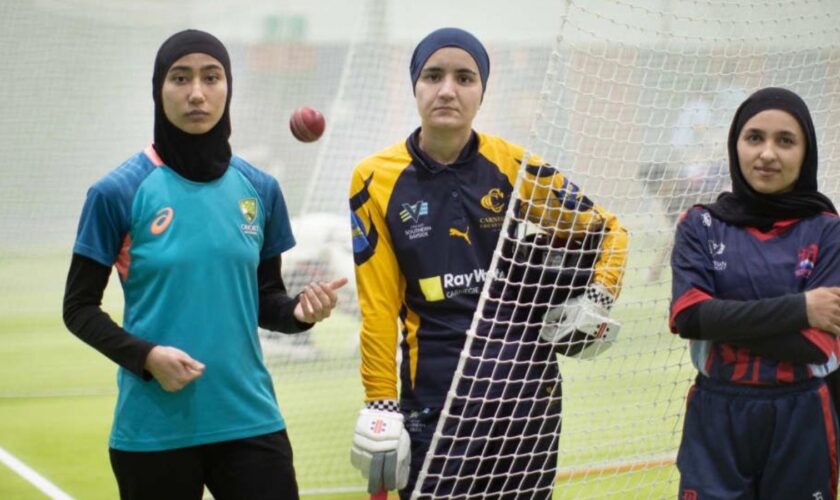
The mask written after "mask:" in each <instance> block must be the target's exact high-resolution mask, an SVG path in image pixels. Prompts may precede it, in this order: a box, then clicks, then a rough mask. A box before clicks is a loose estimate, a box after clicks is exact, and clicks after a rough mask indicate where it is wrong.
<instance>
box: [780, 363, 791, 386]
mask: <svg viewBox="0 0 840 500" xmlns="http://www.w3.org/2000/svg"><path fill="white" fill-rule="evenodd" d="M776 380H778V381H779V382H793V363H789V362H787V361H780V362H779V364H778V365H776Z"/></svg>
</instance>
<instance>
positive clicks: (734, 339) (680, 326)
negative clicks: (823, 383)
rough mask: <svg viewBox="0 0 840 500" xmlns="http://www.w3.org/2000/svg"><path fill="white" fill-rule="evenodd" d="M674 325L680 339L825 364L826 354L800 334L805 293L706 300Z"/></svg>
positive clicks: (804, 319) (803, 324) (805, 318)
mask: <svg viewBox="0 0 840 500" xmlns="http://www.w3.org/2000/svg"><path fill="white" fill-rule="evenodd" d="M674 322H675V323H676V326H677V330H678V332H679V334H680V336H681V337H683V338H689V339H696V340H713V341H718V342H726V343H727V344H732V345H734V346H738V347H746V348H747V349H749V350H750V352H752V353H753V354H757V355H759V356H762V357H766V358H770V359H776V360H779V361H788V362H792V363H817V364H821V363H825V362H826V361H827V357H826V355H825V353H823V352H822V351H821V350H820V349H819V348H818V347H817V346H815V345H814V344H813V343H811V342H810V341H809V340H808V339H806V338H805V336H803V335H802V334H801V333H800V330H802V329H804V328H808V326H809V325H808V314H807V311H806V306H805V294H804V293H800V294H792V295H784V296H781V297H774V298H770V299H759V300H750V301H737V300H722V299H712V300H707V301H704V302H700V303H698V304H695V305H694V306H691V307H689V308H687V309H685V310H683V311H680V313H679V314H678V315H677V317H676V318H674Z"/></svg>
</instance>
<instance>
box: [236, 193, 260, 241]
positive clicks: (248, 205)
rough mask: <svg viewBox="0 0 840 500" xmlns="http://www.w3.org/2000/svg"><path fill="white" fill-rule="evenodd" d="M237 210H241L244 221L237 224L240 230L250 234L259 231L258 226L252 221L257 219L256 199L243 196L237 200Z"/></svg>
mask: <svg viewBox="0 0 840 500" xmlns="http://www.w3.org/2000/svg"><path fill="white" fill-rule="evenodd" d="M239 211H240V212H242V217H243V218H244V219H245V223H244V224H240V225H239V228H240V229H242V232H243V233H245V234H251V235H256V234H257V233H259V227H258V226H257V225H255V224H254V221H255V220H257V199H256V198H245V199H243V200H239Z"/></svg>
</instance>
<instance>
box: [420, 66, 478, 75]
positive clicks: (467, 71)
mask: <svg viewBox="0 0 840 500" xmlns="http://www.w3.org/2000/svg"><path fill="white" fill-rule="evenodd" d="M439 71H443V68H441V67H439V66H430V67H428V68H423V71H422V73H427V72H428V73H433V72H439ZM455 72H456V73H458V74H469V75H477V74H478V73H476V72H475V71H473V70H471V69H469V68H460V69H457V70H455Z"/></svg>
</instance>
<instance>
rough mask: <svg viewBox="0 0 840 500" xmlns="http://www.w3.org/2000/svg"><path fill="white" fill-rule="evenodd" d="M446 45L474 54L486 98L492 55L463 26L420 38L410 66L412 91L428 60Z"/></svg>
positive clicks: (443, 29) (441, 29)
mask: <svg viewBox="0 0 840 500" xmlns="http://www.w3.org/2000/svg"><path fill="white" fill-rule="evenodd" d="M444 47H457V48H459V49H462V50H464V51H465V52H466V53H467V54H469V55H470V56H472V58H473V59H474V60H475V64H476V66H478V75H479V77H480V78H481V97H482V98H484V92H485V91H486V90H487V78H488V77H489V76H490V56H488V55H487V50H486V49H485V48H484V45H482V43H481V42H480V41H479V39H478V38H476V37H475V36H473V34H472V33H470V32H468V31H464V30H462V29H461V28H440V29H438V30H435V31H432V32H431V33H429V34H428V35H426V37H425V38H424V39H422V40H420V43H418V44H417V47H415V48H414V53H413V54H411V63H410V64H409V67H408V71H409V73H410V74H411V89H412V91H414V87H416V86H417V79H418V78H420V72H421V71H423V66H425V65H426V61H428V60H429V58H430V57H431V56H432V54H434V53H435V52H437V51H438V50H440V49H442V48H444Z"/></svg>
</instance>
